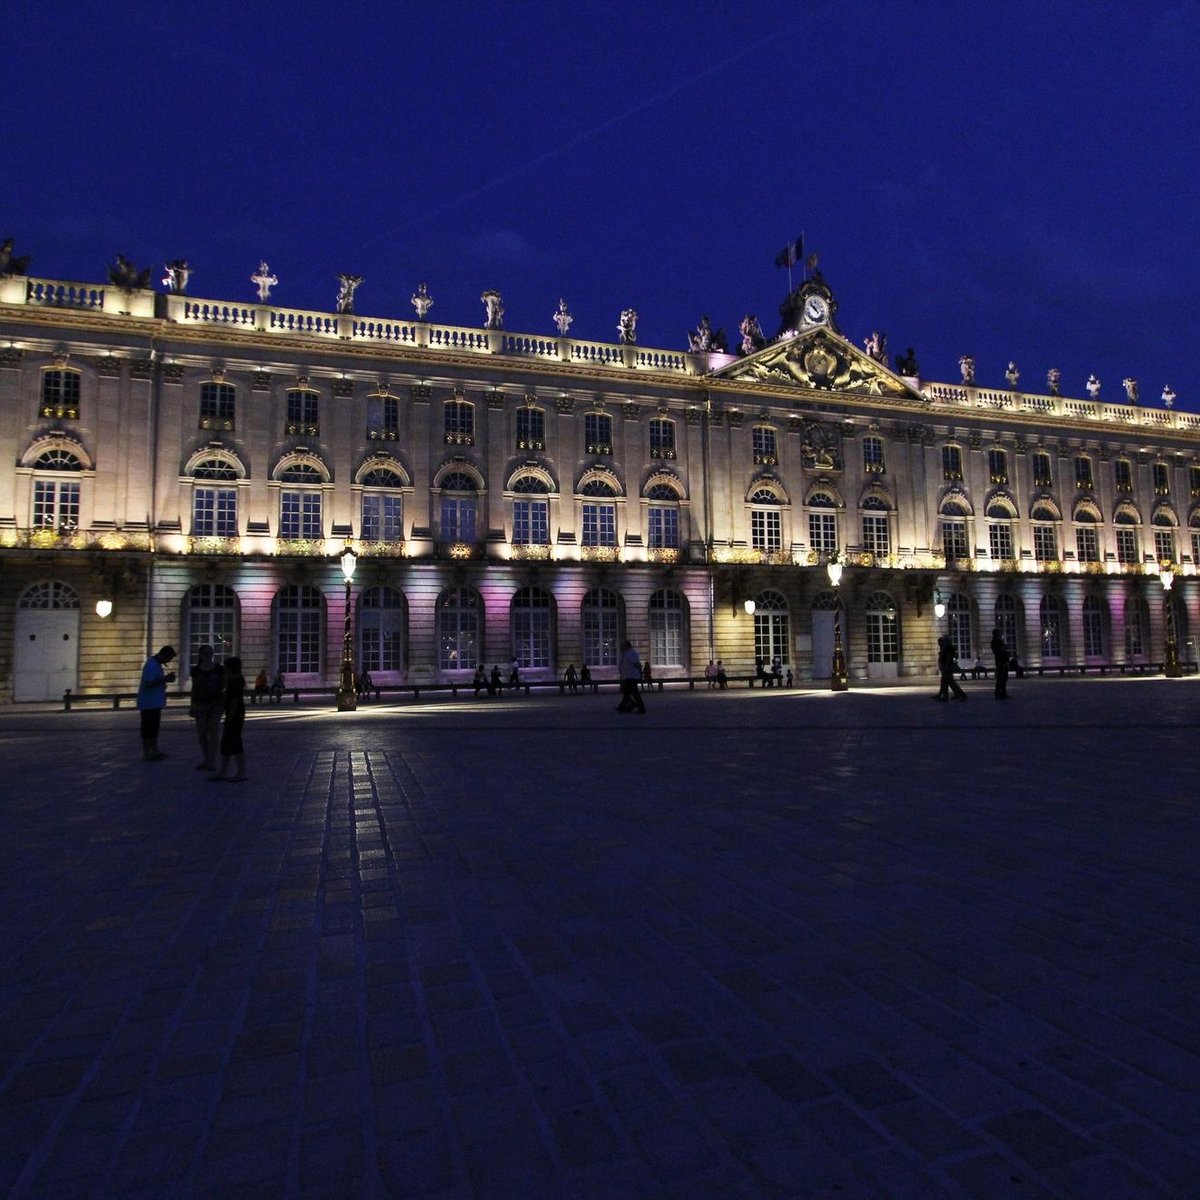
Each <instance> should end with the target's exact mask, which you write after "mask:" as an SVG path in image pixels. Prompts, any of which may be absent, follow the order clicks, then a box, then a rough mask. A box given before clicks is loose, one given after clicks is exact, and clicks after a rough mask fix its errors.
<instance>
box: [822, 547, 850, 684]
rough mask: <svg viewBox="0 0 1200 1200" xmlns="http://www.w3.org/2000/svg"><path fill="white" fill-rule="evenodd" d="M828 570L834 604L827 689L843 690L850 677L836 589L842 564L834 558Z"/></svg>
mask: <svg viewBox="0 0 1200 1200" xmlns="http://www.w3.org/2000/svg"><path fill="white" fill-rule="evenodd" d="M825 569H826V570H827V571H828V572H829V582H830V583H832V584H833V592H834V596H835V598H836V601H837V603H836V606H835V608H834V610H833V662H832V664H831V666H830V671H829V690H830V691H831V692H844V691H846V690H847V689H848V688H849V687H850V679H849V676H848V675H847V674H846V655H845V653H844V652H843V651H842V597H841V593H840V592H839V591H838V588H839V586H840V585H841V582H842V570H843V567H842V564H841V563H840V562H838V561H837V560H836V559H835V560H834V561H832V562H831V563H830V564H829V565H828V566H827V567H826V568H825Z"/></svg>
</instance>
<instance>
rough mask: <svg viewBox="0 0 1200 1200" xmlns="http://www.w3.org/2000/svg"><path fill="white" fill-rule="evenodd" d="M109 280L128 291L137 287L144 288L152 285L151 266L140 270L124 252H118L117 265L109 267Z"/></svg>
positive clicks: (115, 285)
mask: <svg viewBox="0 0 1200 1200" xmlns="http://www.w3.org/2000/svg"><path fill="white" fill-rule="evenodd" d="M108 282H109V283H111V284H112V285H113V286H114V287H119V288H121V289H122V291H126V292H131V291H133V290H134V289H135V288H137V289H143V290H144V289H145V288H148V287H149V286H150V268H149V267H147V268H146V269H145V270H144V271H139V270H138V269H137V267H135V266H134V265H133V263H131V262H130V261H129V259H127V258H126V257H125V256H124V255H123V254H118V255H117V261H116V265H115V266H110V267H109V268H108Z"/></svg>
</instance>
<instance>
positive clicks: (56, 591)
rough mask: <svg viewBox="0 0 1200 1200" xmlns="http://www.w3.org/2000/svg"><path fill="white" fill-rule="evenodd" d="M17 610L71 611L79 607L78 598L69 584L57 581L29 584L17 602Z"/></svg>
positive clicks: (49, 580)
mask: <svg viewBox="0 0 1200 1200" xmlns="http://www.w3.org/2000/svg"><path fill="white" fill-rule="evenodd" d="M17 607H18V608H39V609H47V608H48V609H73V608H78V607H79V596H78V594H77V593H76V591H75V589H74V588H73V587H71V586H70V585H69V584H66V583H60V582H59V581H58V580H57V579H46V580H41V581H39V582H38V583H31V584H30V585H29V586H28V587H27V588H26V589H25V590H24V591H23V592H22V593H21V598H20V600H18V601H17Z"/></svg>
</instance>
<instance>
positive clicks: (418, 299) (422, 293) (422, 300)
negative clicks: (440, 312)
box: [412, 283, 433, 321]
mask: <svg viewBox="0 0 1200 1200" xmlns="http://www.w3.org/2000/svg"><path fill="white" fill-rule="evenodd" d="M412 306H413V308H415V309H416V310H417V320H418V321H423V320H425V317H426V315H427V314H428V312H429V310H430V309H431V308H432V307H433V297H432V296H431V295H430V294H429V286H428V285H427V284H424V283H422V284H420V285H419V286H418V288H417V290H416V291H415V292H413V297H412Z"/></svg>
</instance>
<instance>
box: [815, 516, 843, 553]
mask: <svg viewBox="0 0 1200 1200" xmlns="http://www.w3.org/2000/svg"><path fill="white" fill-rule="evenodd" d="M808 545H809V548H810V549H811V550H815V551H816V552H817V553H818V554H836V553H837V551H838V536H837V516H836V514H834V513H825V512H814V513H809V514H808Z"/></svg>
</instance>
